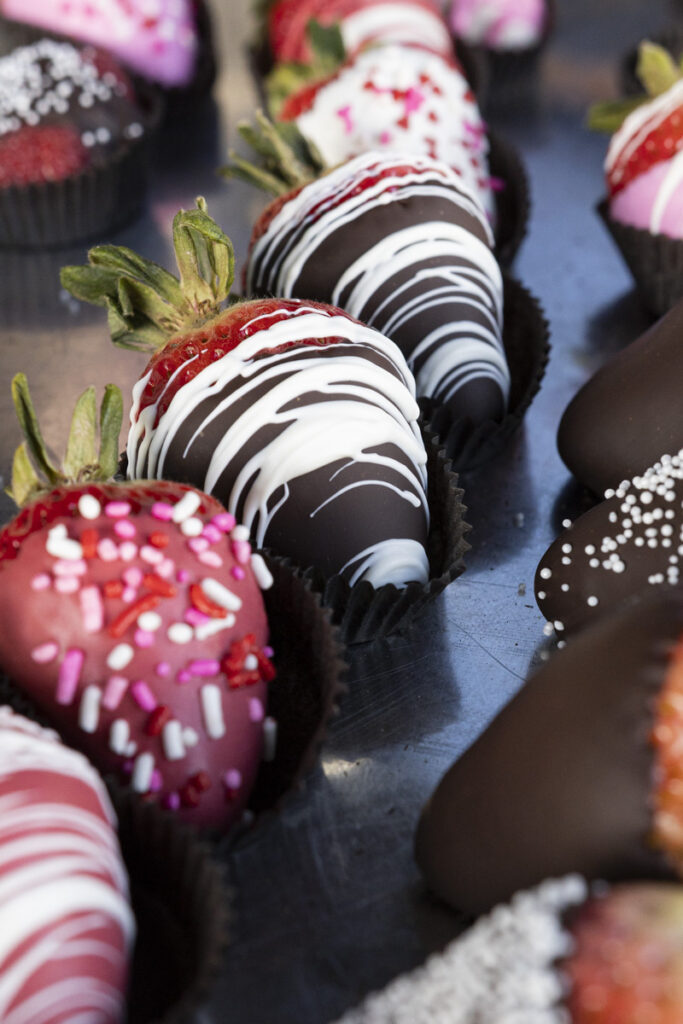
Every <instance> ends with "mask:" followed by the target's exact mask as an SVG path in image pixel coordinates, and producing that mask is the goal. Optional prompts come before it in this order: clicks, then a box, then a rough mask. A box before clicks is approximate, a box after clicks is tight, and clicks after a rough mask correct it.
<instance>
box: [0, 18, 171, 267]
mask: <svg viewBox="0 0 683 1024" xmlns="http://www.w3.org/2000/svg"><path fill="white" fill-rule="evenodd" d="M0 82H2V83H3V90H2V92H3V99H2V101H0V245H2V246H5V247H14V248H42V247H45V246H62V245H67V244H70V243H72V242H75V241H80V240H83V239H87V238H91V237H92V236H93V235H97V234H98V233H99V232H101V231H109V230H114V229H115V228H117V227H120V226H122V225H123V224H125V223H127V222H128V221H130V220H132V219H133V218H134V217H135V216H137V215H138V213H139V212H140V209H141V207H142V204H143V202H144V197H145V189H146V176H147V158H148V151H149V146H150V142H151V139H152V135H153V132H154V129H155V127H156V124H157V122H158V118H159V113H160V107H159V101H158V98H157V96H156V93H154V92H153V91H150V90H149V89H148V88H146V87H145V86H143V85H141V84H140V83H138V82H133V81H132V80H131V79H130V78H129V77H128V75H127V74H126V73H125V72H124V71H123V70H122V69H121V68H120V67H119V66H118V65H117V64H116V63H115V62H114V61H113V59H112V58H111V57H109V55H108V54H106V53H104V52H103V51H96V50H93V49H91V48H87V47H86V48H82V49H79V48H77V47H76V46H74V45H72V44H71V43H68V42H60V41H56V40H53V39H48V38H42V39H39V40H38V41H36V42H35V43H33V44H30V45H28V46H22V47H18V48H16V49H14V50H12V51H11V52H10V53H8V54H6V55H5V56H4V57H2V58H0Z"/></svg>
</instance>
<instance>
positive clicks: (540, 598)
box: [538, 590, 545, 601]
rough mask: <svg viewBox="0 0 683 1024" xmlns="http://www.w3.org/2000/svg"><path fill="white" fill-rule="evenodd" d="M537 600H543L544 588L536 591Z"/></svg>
mask: <svg viewBox="0 0 683 1024" xmlns="http://www.w3.org/2000/svg"><path fill="white" fill-rule="evenodd" d="M538 600H539V601H545V590H539V592H538Z"/></svg>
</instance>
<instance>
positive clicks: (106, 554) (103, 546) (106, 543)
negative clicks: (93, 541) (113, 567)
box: [97, 537, 119, 562]
mask: <svg viewBox="0 0 683 1024" xmlns="http://www.w3.org/2000/svg"><path fill="white" fill-rule="evenodd" d="M97 554H98V557H99V558H101V559H102V561H103V562H115V561H116V560H117V558H118V557H119V549H118V547H117V546H116V544H115V543H114V541H113V540H112V539H111V538H110V537H105V538H104V539H103V540H101V541H99V542H98V545H97Z"/></svg>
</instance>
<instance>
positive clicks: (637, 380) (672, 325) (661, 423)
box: [557, 301, 683, 495]
mask: <svg viewBox="0 0 683 1024" xmlns="http://www.w3.org/2000/svg"><path fill="white" fill-rule="evenodd" d="M681 339H683V301H681V302H678V303H677V304H676V305H675V306H674V307H673V309H671V310H670V311H669V312H668V313H667V314H666V315H665V316H664V317H662V319H661V320H659V321H658V322H657V323H656V324H654V326H653V327H651V328H650V329H649V330H648V331H646V333H645V334H643V335H642V336H641V337H640V338H638V339H637V340H636V341H634V342H633V343H632V344H631V345H629V346H628V347H627V348H625V349H624V350H623V351H622V352H620V353H619V354H618V355H617V356H615V357H614V358H613V359H612V360H610V362H609V363H607V364H606V365H605V366H603V367H602V368H601V369H600V370H598V372H597V373H596V374H595V375H594V376H593V377H591V379H590V380H589V381H588V383H587V384H585V385H584V386H583V387H582V388H581V390H580V391H579V392H578V393H577V394H576V395H575V397H574V398H573V399H572V401H571V402H570V403H569V405H568V406H567V409H566V411H565V413H564V415H563V417H562V420H561V421H560V428H559V431H558V435H557V446H558V448H559V451H560V455H561V456H562V458H563V459H564V461H565V463H566V464H567V466H568V468H569V469H570V470H571V472H572V473H573V474H574V476H576V477H577V478H578V479H579V480H580V481H581V483H583V484H585V485H586V486H587V487H589V488H590V489H591V490H592V491H595V493H596V494H600V495H602V494H603V493H604V491H606V490H607V489H608V488H610V487H611V488H615V487H618V486H619V484H620V483H621V481H622V480H629V479H631V477H633V476H635V475H636V474H637V473H639V472H641V471H642V470H643V468H644V467H645V466H651V465H653V464H654V463H655V462H656V461H657V460H658V459H659V458H660V456H661V455H662V454H664V453H669V454H673V453H674V452H677V451H678V450H679V449H680V448H681V447H683V402H681V400H680V392H681V387H680V382H681V379H682V378H683V344H681Z"/></svg>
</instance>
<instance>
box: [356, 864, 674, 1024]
mask: <svg viewBox="0 0 683 1024" xmlns="http://www.w3.org/2000/svg"><path fill="white" fill-rule="evenodd" d="M682 971H683V887H681V886H680V885H669V884H662V883H660V884H653V883H630V884H620V885H615V886H606V885H604V884H602V883H601V884H599V885H595V886H589V885H588V884H587V883H586V881H585V880H584V879H583V878H581V877H580V876H579V875H568V876H566V877H565V878H560V879H550V880H548V881H546V882H543V883H542V884H541V885H539V886H538V887H537V888H535V889H531V890H529V891H525V892H519V893H517V894H516V895H515V897H514V899H513V900H512V901H511V903H510V904H509V905H506V906H499V907H496V909H495V910H494V911H493V912H492V913H491V914H490V915H488V916H487V917H483V918H481V919H480V920H479V921H477V923H476V924H475V925H474V926H473V927H472V928H470V929H469V931H467V932H466V933H465V935H463V936H462V937H461V938H459V939H456V940H455V941H454V942H452V943H451V944H450V946H448V947H447V948H446V950H445V951H444V952H443V953H440V954H436V955H434V956H431V957H430V958H429V960H428V961H427V963H426V964H425V965H424V966H423V967H420V968H418V969H417V970H416V971H413V972H412V974H409V975H405V976H403V977H401V978H398V979H397V980H396V981H394V982H392V983H391V984H390V985H389V986H388V987H387V988H386V989H385V990H384V991H383V992H380V993H377V994H376V995H372V996H370V997H369V998H368V999H367V1000H366V1001H365V1002H364V1003H363V1004H362V1005H361V1006H359V1007H358V1008H357V1009H355V1010H352V1011H350V1012H349V1013H347V1014H345V1015H344V1017H342V1018H341V1020H340V1021H339V1024H521V1022H524V1024H637V1022H640V1021H642V1022H645V1021H651V1022H653V1024H654V1022H655V1021H656V1022H657V1024H678V1022H679V1021H680V1020H681V1019H682V1015H683V982H682V978H683V975H682Z"/></svg>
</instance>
